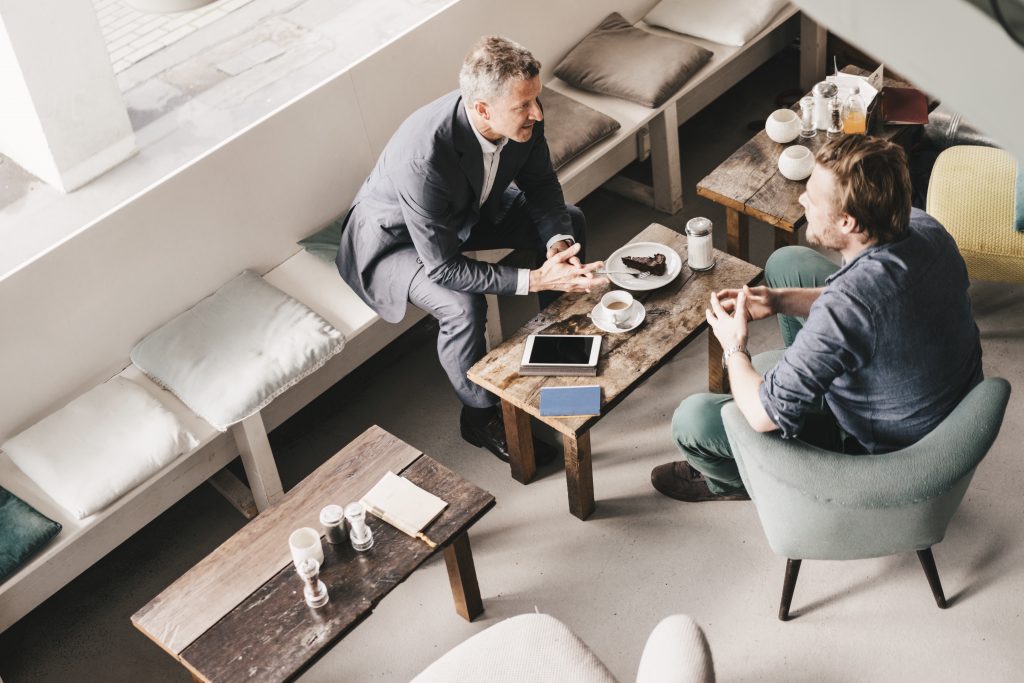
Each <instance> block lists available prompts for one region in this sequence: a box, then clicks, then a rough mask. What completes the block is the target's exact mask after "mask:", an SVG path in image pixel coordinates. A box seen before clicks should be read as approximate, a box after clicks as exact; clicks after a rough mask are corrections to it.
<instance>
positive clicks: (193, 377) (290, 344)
mask: <svg viewBox="0 0 1024 683" xmlns="http://www.w3.org/2000/svg"><path fill="white" fill-rule="evenodd" d="M343 344H344V338H343V337H342V334H341V332H339V331H338V330H337V329H335V328H334V327H333V326H332V325H331V324H330V323H328V322H327V321H326V320H324V319H323V318H321V317H320V316H319V315H317V314H316V313H315V312H313V311H312V310H310V309H309V308H308V307H306V306H305V305H303V304H301V303H299V302H298V301H296V300H295V299H293V298H291V297H290V296H288V295H287V294H285V293H284V292H282V291H281V290H279V289H277V288H276V287H274V286H273V285H271V284H270V283H268V282H266V281H264V280H263V278H261V277H260V276H259V275H256V274H255V273H251V272H249V271H245V272H243V273H242V274H241V275H239V276H238V277H236V278H235V279H234V280H232V281H231V282H228V283H227V284H225V285H224V286H223V287H221V288H220V289H218V290H217V291H216V292H215V293H213V294H212V295H210V296H208V297H206V298H205V299H203V300H202V301H200V302H199V303H198V304H196V305H195V306H193V307H192V308H190V309H189V310H187V311H185V312H184V313H182V314H181V315H179V316H178V317H176V318H174V319H173V320H171V321H170V322H168V323H166V324H165V325H163V326H162V327H160V328H158V329H156V330H154V331H153V332H151V333H150V334H149V335H148V336H147V337H146V338H145V339H143V340H142V341H140V342H139V343H138V344H136V345H135V348H133V349H132V354H131V358H132V362H133V363H135V365H137V366H138V367H139V369H140V370H142V371H143V372H144V373H146V374H147V375H148V376H149V377H150V378H151V379H152V380H153V381H154V382H156V383H157V384H159V385H161V386H163V387H166V388H167V389H168V390H169V391H170V392H171V393H173V394H174V395H175V396H177V397H178V398H180V399H181V401H182V402H183V403H184V404H185V405H187V406H188V407H189V408H190V409H191V410H192V411H193V412H194V413H195V414H196V415H199V416H200V417H201V418H203V419H204V420H206V421H207V422H209V423H210V424H211V425H213V426H214V427H216V428H217V429H219V430H221V431H223V430H225V429H227V428H228V427H229V426H231V425H233V424H235V423H236V422H239V421H241V420H243V419H245V418H247V417H249V416H250V415H253V414H255V413H257V412H259V411H260V410H262V409H263V407H264V406H266V405H267V404H268V403H270V402H271V401H272V400H273V399H274V398H275V397H276V396H278V395H279V394H281V393H282V392H283V391H285V390H286V389H288V388H289V387H290V386H292V385H293V384H295V383H296V382H298V381H299V380H301V379H302V378H303V377H305V376H306V375H308V374H310V373H311V372H314V371H315V370H317V369H318V368H319V367H320V366H322V365H323V364H324V363H326V362H327V360H328V359H329V358H330V357H331V356H333V355H334V354H336V353H337V352H338V351H340V350H341V347H342V345H343Z"/></svg>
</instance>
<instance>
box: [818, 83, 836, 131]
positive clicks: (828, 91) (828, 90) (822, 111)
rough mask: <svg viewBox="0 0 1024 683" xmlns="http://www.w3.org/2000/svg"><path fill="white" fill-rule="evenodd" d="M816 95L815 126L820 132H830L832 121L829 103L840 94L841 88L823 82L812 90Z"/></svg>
mask: <svg viewBox="0 0 1024 683" xmlns="http://www.w3.org/2000/svg"><path fill="white" fill-rule="evenodd" d="M812 92H813V93H814V125H815V126H816V127H817V129H818V130H828V128H829V124H830V123H831V120H830V119H829V102H831V101H832V99H833V98H834V97H836V96H837V95H838V94H839V87H838V86H837V85H836V84H835V83H831V82H829V81H822V82H821V83H818V84H817V85H815V86H814V88H813V89H812Z"/></svg>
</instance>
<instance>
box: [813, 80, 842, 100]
mask: <svg viewBox="0 0 1024 683" xmlns="http://www.w3.org/2000/svg"><path fill="white" fill-rule="evenodd" d="M814 94H815V95H816V96H818V97H825V98H828V97H835V96H836V95H838V94H839V86H838V85H836V84H835V83H830V82H829V81H822V82H821V83H818V84H817V85H815V86H814Z"/></svg>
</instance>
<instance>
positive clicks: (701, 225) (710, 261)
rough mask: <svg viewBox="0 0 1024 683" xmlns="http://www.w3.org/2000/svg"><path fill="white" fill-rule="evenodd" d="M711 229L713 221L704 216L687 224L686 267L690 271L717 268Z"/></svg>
mask: <svg viewBox="0 0 1024 683" xmlns="http://www.w3.org/2000/svg"><path fill="white" fill-rule="evenodd" d="M711 228H712V225H711V221H709V220H708V219H707V218H704V217H703V216H698V217H696V218H691V219H690V220H688V221H687V222H686V245H687V247H686V265H688V266H690V270H711V269H712V268H714V267H715V255H714V252H713V251H712V246H711Z"/></svg>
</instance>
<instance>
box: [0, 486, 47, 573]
mask: <svg viewBox="0 0 1024 683" xmlns="http://www.w3.org/2000/svg"><path fill="white" fill-rule="evenodd" d="M60 529H61V526H60V524H58V523H57V522H55V521H53V520H52V519H50V518H49V517H46V516H44V515H42V514H40V513H39V512H37V511H36V510H35V508H33V507H32V506H30V505H28V504H27V503H26V502H25V501H23V500H22V499H21V498H18V497H17V496H15V495H14V494H12V493H11V492H9V491H7V490H6V489H3V488H0V581H3V580H4V579H6V578H7V577H8V576H10V575H11V574H13V573H14V572H16V571H17V570H18V567H20V566H21V565H23V564H25V562H26V560H28V558H30V557H31V556H32V555H33V553H35V552H36V551H37V550H39V549H40V548H42V547H43V546H44V545H46V544H47V543H49V541H50V539H51V538H53V537H54V536H56V535H57V534H58V533H60Z"/></svg>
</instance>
